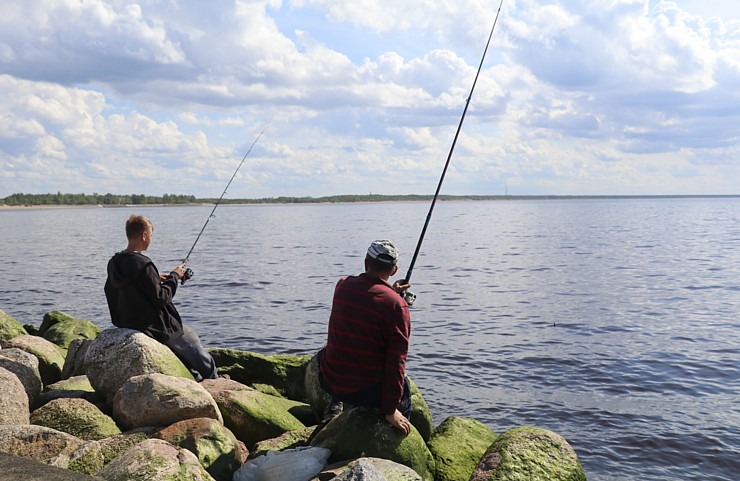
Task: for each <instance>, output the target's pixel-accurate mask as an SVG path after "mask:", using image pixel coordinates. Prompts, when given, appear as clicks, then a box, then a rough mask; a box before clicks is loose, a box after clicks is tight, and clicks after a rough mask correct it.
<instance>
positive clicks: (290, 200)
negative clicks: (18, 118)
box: [0, 194, 740, 210]
mask: <svg viewBox="0 0 740 481" xmlns="http://www.w3.org/2000/svg"><path fill="white" fill-rule="evenodd" d="M432 198H433V196H431V195H428V196H425V195H388V196H383V195H372V196H359V195H357V196H354V195H338V196H328V197H316V198H313V197H277V198H267V199H233V200H230V199H223V200H222V201H221V202H220V205H301V204H306V205H309V204H358V203H380V202H429V201H431V200H432ZM722 198H740V194H698V195H688V194H687V195H682V194H673V195H441V196H439V197H438V199H437V200H438V201H440V202H445V201H447V202H449V201H470V202H475V201H512V200H514V201H518V200H629V199H722ZM216 202H217V200H216V199H198V201H196V202H187V203H152V204H145V203H142V204H120V205H119V204H107V205H103V204H38V205H28V204H25V205H20V204H18V205H14V204H0V210H24V209H101V208H104V209H109V208H110V209H121V208H124V209H132V208H133V209H135V208H138V207H192V206H213V205H215V204H216Z"/></svg>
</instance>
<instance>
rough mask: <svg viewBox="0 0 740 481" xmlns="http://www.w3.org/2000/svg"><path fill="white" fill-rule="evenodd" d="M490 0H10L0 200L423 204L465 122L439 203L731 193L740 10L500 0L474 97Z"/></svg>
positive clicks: (683, 3) (3, 48)
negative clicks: (170, 198)
mask: <svg viewBox="0 0 740 481" xmlns="http://www.w3.org/2000/svg"><path fill="white" fill-rule="evenodd" d="M499 1H500V0H493V1H485V0H403V1H401V2H399V1H398V0H394V1H388V0H353V1H352V2H348V1H346V0H286V1H281V0H266V1H252V0H248V1H227V0H213V1H210V2H201V1H189V2H188V1H176V0H162V1H158V0H140V1H138V2H136V1H115V0H114V1H102V0H24V1H22V2H18V1H15V0H0V9H1V10H2V12H3V15H2V16H1V17H0V198H3V197H6V196H8V195H11V194H13V193H30V194H43V193H55V192H63V193H85V194H93V193H97V194H105V193H113V194H146V195H155V196H156V195H162V194H165V193H167V194H183V195H195V196H196V197H200V198H204V197H211V198H217V197H219V196H220V195H221V194H223V193H224V190H225V188H226V185H227V183H228V181H229V180H230V179H231V177H232V175H233V174H234V172H235V171H236V169H237V168H238V167H239V166H240V165H241V167H239V170H238V173H237V175H236V176H235V177H234V180H233V182H232V184H231V185H230V187H229V189H228V191H227V192H226V193H225V197H226V198H263V197H279V196H297V197H303V196H312V197H318V196H324V195H339V194H369V193H372V194H387V195H396V194H432V193H434V191H435V189H436V187H437V184H438V182H439V179H440V175H441V174H442V171H443V167H444V166H445V161H446V160H447V158H448V155H449V154H450V151H451V146H452V144H453V139H454V138H455V134H456V131H457V129H458V125H459V124H460V121H461V118H462V115H463V112H464V111H465V108H466V105H467V107H468V109H467V113H466V115H465V117H464V122H463V124H462V128H461V130H460V134H459V137H458V140H457V142H456V144H455V147H454V150H452V156H451V160H450V164H449V169H448V170H447V173H446V176H445V179H444V184H443V186H442V189H441V192H442V193H443V194H450V195H503V194H505V193H506V194H509V195H704V194H707V195H712V194H740V2H737V1H736V0H676V1H663V0H542V1H535V0H503V2H502V3H501V8H500V14H499V15H498V19H497V21H496V24H495V28H494V29H493V36H492V40H491V43H490V47H489V49H488V51H487V53H486V56H485V59H484V61H483V63H482V68H481V71H480V75H479V76H478V80H477V83H476V84H475V89H474V90H473V91H472V96H471V95H470V94H471V89H472V86H473V82H474V79H475V77H476V72H477V70H478V67H479V65H481V59H482V58H483V57H482V56H483V52H484V48H485V46H486V41H487V40H488V37H489V34H490V32H491V29H492V26H493V25H494V21H495V19H496V18H497V12H498V11H499ZM468 99H469V101H468ZM255 140H257V142H256V143H255V144H254V147H253V148H252V149H251V150H250V146H252V144H253V143H254V142H255ZM247 154H248V155H247ZM245 155H246V157H245ZM242 159H244V162H243V163H241V161H242Z"/></svg>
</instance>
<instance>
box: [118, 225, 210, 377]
mask: <svg viewBox="0 0 740 481" xmlns="http://www.w3.org/2000/svg"><path fill="white" fill-rule="evenodd" d="M153 232H154V228H153V226H152V223H151V221H150V220H149V219H147V218H146V217H144V216H141V215H135V214H132V215H131V216H130V217H129V218H128V220H127V221H126V237H127V238H128V246H127V247H126V249H125V250H123V251H121V252H118V253H116V254H115V255H114V256H113V257H112V258H111V259H110V261H108V279H107V280H106V282H105V297H106V299H107V300H108V309H109V310H110V315H111V320H112V321H113V325H115V326H117V327H125V328H128V329H136V330H137V331H141V332H143V333H144V334H146V335H147V336H149V337H152V338H154V339H156V340H157V341H159V342H161V343H162V344H164V345H166V346H167V347H169V348H170V349H171V350H172V352H174V353H175V354H176V355H177V357H179V358H180V360H181V361H182V362H183V363H184V364H185V365H186V366H187V367H188V369H190V371H191V372H192V373H193V375H194V376H195V378H196V380H197V381H201V380H203V379H215V378H217V377H218V374H217V372H216V363H215V361H214V360H213V358H212V357H211V355H210V354H208V352H207V351H206V350H205V349H203V346H201V344H200V340H199V339H198V335H197V334H196V333H195V331H193V330H192V329H190V328H189V327H185V326H183V324H182V319H181V318H180V313H178V312H177V309H175V305H174V304H173V303H172V298H173V297H175V292H177V286H178V284H179V282H180V279H182V277H183V276H184V275H185V267H184V266H185V264H180V265H179V266H177V267H175V268H174V269H172V271H171V272H170V273H169V274H160V273H159V271H158V270H157V267H156V266H155V265H154V263H153V262H152V260H151V259H149V258H148V257H147V256H145V255H144V254H142V252H145V251H146V250H147V249H148V248H149V244H151V242H152V234H153Z"/></svg>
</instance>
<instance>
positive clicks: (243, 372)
mask: <svg viewBox="0 0 740 481" xmlns="http://www.w3.org/2000/svg"><path fill="white" fill-rule="evenodd" d="M208 352H210V354H211V356H213V359H214V360H215V361H216V365H217V366H218V372H220V373H224V374H228V375H229V376H230V377H231V379H233V380H235V381H239V382H240V383H242V384H246V385H253V384H269V385H270V386H273V387H275V388H276V389H277V390H278V391H279V392H280V393H281V394H282V395H283V396H285V397H287V398H289V399H294V400H296V401H301V402H306V401H307V400H306V393H305V390H304V378H305V373H306V366H307V365H308V363H309V361H310V360H311V356H306V355H301V356H296V355H292V354H273V355H265V354H257V353H253V352H247V351H239V350H236V349H225V348H217V349H209V350H208Z"/></svg>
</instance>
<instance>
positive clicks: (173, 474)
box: [99, 439, 214, 481]
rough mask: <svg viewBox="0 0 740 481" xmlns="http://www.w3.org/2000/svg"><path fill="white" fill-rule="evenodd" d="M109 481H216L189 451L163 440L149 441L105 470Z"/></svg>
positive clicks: (123, 455)
mask: <svg viewBox="0 0 740 481" xmlns="http://www.w3.org/2000/svg"><path fill="white" fill-rule="evenodd" d="M99 476H100V477H101V478H103V479H105V480H106V481H214V480H213V477H211V475H210V474H208V472H206V470H205V468H203V466H201V465H200V462H198V458H197V457H195V455H194V454H193V453H191V452H190V451H188V450H187V449H184V448H181V447H178V446H173V445H171V444H170V443H168V442H166V441H162V440H161V439H147V440H146V441H144V442H141V443H139V444H136V445H134V446H132V447H131V448H129V449H128V450H126V451H125V452H123V453H121V455H120V456H118V457H117V458H116V459H114V460H113V461H111V462H110V463H108V465H107V466H105V467H104V468H103V470H102V471H101V472H100V474H99Z"/></svg>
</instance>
